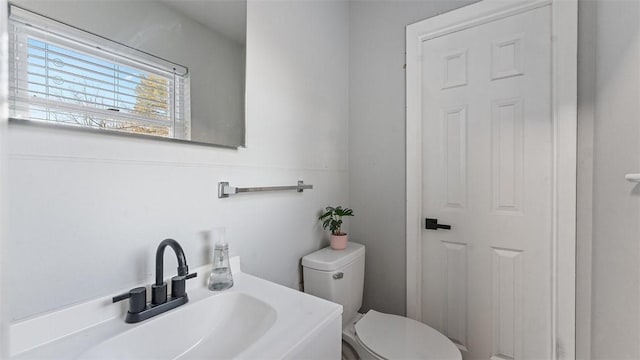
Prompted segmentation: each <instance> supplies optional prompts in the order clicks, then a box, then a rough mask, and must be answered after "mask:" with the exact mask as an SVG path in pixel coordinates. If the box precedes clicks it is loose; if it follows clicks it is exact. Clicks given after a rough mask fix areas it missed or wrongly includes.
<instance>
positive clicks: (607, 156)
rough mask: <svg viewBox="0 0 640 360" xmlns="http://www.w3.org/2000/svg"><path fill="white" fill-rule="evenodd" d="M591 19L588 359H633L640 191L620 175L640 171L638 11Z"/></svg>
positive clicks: (618, 8)
mask: <svg viewBox="0 0 640 360" xmlns="http://www.w3.org/2000/svg"><path fill="white" fill-rule="evenodd" d="M596 11H597V13H596V16H595V21H596V24H595V26H596V29H597V34H596V44H597V45H596V51H595V70H596V71H595V123H594V136H593V139H594V142H593V204H592V209H593V213H592V215H593V222H592V224H593V225H592V234H593V243H592V277H593V278H592V284H591V286H592V297H591V301H592V304H591V306H592V309H591V314H592V317H591V322H592V323H591V325H592V329H591V358H592V359H638V358H640V342H639V341H638V340H639V339H640V267H639V264H640V187H639V186H634V185H633V184H631V183H628V182H626V181H625V180H624V175H625V174H626V173H629V172H638V171H640V141H639V140H640V120H639V119H640V101H638V99H639V98H640V66H639V64H640V48H639V43H638V42H639V40H640V36H639V35H640V3H638V2H637V1H600V2H598V3H597V6H596ZM583 30H584V29H583ZM581 34H583V33H582V31H581ZM581 120H582V119H581ZM579 196H589V194H582V193H580V194H579ZM578 301H580V298H578Z"/></svg>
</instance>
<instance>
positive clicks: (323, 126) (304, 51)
mask: <svg viewBox="0 0 640 360" xmlns="http://www.w3.org/2000/svg"><path fill="white" fill-rule="evenodd" d="M2 5H4V4H0V7H1V6H2ZM347 10H348V9H347V5H346V3H344V2H325V1H317V2H315V1H310V2H296V1H280V2H260V1H252V2H250V3H249V6H248V41H247V43H248V50H247V78H248V83H247V100H246V102H247V135H248V148H247V149H241V150H238V151H236V150H225V149H219V148H211V147H203V146H196V145H185V144H174V143H166V142H161V141H154V140H148V139H130V138H124V137H119V136H111V135H106V134H104V135H102V134H87V133H80V132H76V131H71V130H62V129H49V128H41V127H34V126H28V125H21V124H15V123H13V124H10V127H9V143H8V153H9V169H8V170H9V182H8V186H9V193H10V196H9V210H10V212H9V222H10V227H9V242H8V244H7V245H6V246H5V248H4V249H3V250H6V251H8V253H9V254H11V256H10V258H9V259H8V260H9V261H8V268H9V270H8V271H9V272H8V274H7V275H6V277H7V278H8V279H9V288H10V292H9V294H8V296H7V298H8V302H9V305H10V317H11V319H12V320H15V319H20V318H24V317H27V316H30V315H33V314H37V313H40V312H43V311H47V310H51V309H55V308H58V307H61V306H65V305H68V304H71V303H74V302H78V301H83V300H86V299H90V298H95V297H97V296H102V295H105V294H112V293H115V292H116V291H118V290H120V289H126V288H128V287H130V286H133V285H134V284H136V283H138V282H141V281H150V280H151V278H152V276H153V271H154V270H153V267H154V264H153V259H154V254H155V249H156V246H157V244H158V243H159V242H160V241H161V240H162V239H164V238H166V237H173V238H175V239H177V240H178V241H179V242H180V243H181V244H182V245H183V247H184V248H185V252H186V255H187V260H188V263H189V265H190V266H192V267H195V266H198V265H200V264H203V263H204V262H205V261H208V260H209V259H208V258H209V256H210V254H209V251H210V247H209V246H210V244H209V243H208V242H207V241H206V236H205V235H206V234H204V232H206V231H207V230H208V229H210V228H212V227H219V226H225V227H227V232H228V240H229V242H230V249H231V253H232V254H239V255H240V256H241V257H242V261H243V267H244V270H245V271H247V272H249V273H253V274H257V275H259V276H260V277H263V278H266V279H269V280H273V281H275V282H278V283H281V284H284V285H286V286H290V287H297V286H298V283H299V259H300V257H301V256H303V255H305V254H306V253H308V252H311V251H313V250H315V249H318V248H320V247H321V246H323V245H325V244H326V239H325V237H326V234H325V232H324V231H323V230H322V229H321V228H320V226H319V223H318V222H317V220H316V217H317V215H318V213H319V211H320V210H321V208H322V207H324V206H326V205H335V204H344V205H348V203H347V199H348V191H347V185H348V167H347V157H346V153H347V138H348V131H347V119H348V115H349V114H348V105H349V104H348V98H349V93H348V50H349V49H348V41H349V37H348V23H347V21H348V16H347V14H348V11H347ZM99 135H102V136H99ZM298 179H303V180H304V181H305V182H307V183H310V184H313V185H314V189H313V190H310V191H305V192H304V193H303V194H298V193H295V192H284V193H264V194H249V195H243V196H240V195H238V196H237V197H232V198H228V199H217V193H216V191H217V190H216V184H217V182H218V181H224V180H227V181H230V182H231V184H232V185H239V186H251V185H254V186H261V185H286V184H295V182H296V181H297V180H298ZM165 257H166V260H165V268H167V269H168V270H167V271H166V272H167V273H170V272H173V271H175V270H174V269H175V266H176V265H175V260H174V259H172V258H171V257H172V255H165ZM200 276H205V274H200Z"/></svg>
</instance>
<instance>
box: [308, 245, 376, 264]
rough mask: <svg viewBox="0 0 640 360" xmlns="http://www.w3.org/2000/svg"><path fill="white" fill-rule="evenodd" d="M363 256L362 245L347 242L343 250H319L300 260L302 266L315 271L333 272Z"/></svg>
mask: <svg viewBox="0 0 640 360" xmlns="http://www.w3.org/2000/svg"><path fill="white" fill-rule="evenodd" d="M363 256H364V245H361V244H358V243H354V242H351V241H349V242H348V243H347V247H346V248H345V249H344V250H333V249H332V248H331V247H329V246H327V247H326V248H323V249H320V250H318V251H316V252H313V253H311V254H309V255H306V256H304V257H303V258H302V266H304V267H306V268H310V269H315V270H322V271H334V270H338V269H340V268H342V267H343V266H346V265H349V264H350V263H352V262H354V261H355V260H357V259H358V258H360V257H363Z"/></svg>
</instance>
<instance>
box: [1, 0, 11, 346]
mask: <svg viewBox="0 0 640 360" xmlns="http://www.w3.org/2000/svg"><path fill="white" fill-rule="evenodd" d="M5 5H6V4H4V3H3V2H2V1H0V359H6V358H8V357H9V346H8V344H9V321H8V318H9V317H8V311H7V310H8V309H7V305H6V304H7V301H6V297H5V294H6V293H7V290H8V288H7V286H6V285H7V284H6V279H7V277H6V273H7V270H6V269H7V268H6V261H5V258H6V254H7V251H6V246H5V245H6V244H7V236H6V235H7V226H6V225H7V223H6V219H7V216H6V214H7V182H6V166H7V156H6V155H7V152H6V144H7V116H8V114H9V111H8V103H7V95H8V94H7V93H8V90H9V87H8V86H7V81H8V77H9V71H8V59H7V53H8V51H7V41H8V35H7V20H6V19H7V7H6V6H5Z"/></svg>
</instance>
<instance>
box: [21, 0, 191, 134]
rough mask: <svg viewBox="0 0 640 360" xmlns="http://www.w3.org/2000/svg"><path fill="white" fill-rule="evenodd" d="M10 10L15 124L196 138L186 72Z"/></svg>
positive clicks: (74, 30) (183, 68) (175, 66)
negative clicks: (192, 131)
mask: <svg viewBox="0 0 640 360" xmlns="http://www.w3.org/2000/svg"><path fill="white" fill-rule="evenodd" d="M9 10H10V44H9V48H10V54H9V57H10V78H9V81H10V111H11V117H12V118H14V119H23V120H32V121H43V122H53V123H60V124H67V125H72V126H81V127H90V128H95V129H107V130H117V131H125V132H131V133H140V134H147V135H154V136H161V137H170V138H178V139H187V140H188V139H190V126H189V123H190V121H189V94H188V89H189V79H188V71H187V69H186V68H185V67H183V66H180V65H177V64H173V63H171V62H169V61H166V60H163V59H160V58H157V57H155V56H153V55H149V54H146V53H144V52H141V51H138V50H135V49H132V48H129V47H127V46H124V45H121V44H118V43H116V42H113V41H110V40H108V39H105V38H102V37H99V36H96V35H93V34H90V33H87V32H84V31H82V30H79V29H76V28H74V27H71V26H68V25H65V24H62V23H59V22H56V21H54V20H52V19H49V18H46V17H43V16H40V15H37V14H35V13H32V12H30V11H27V10H24V9H22V8H19V7H16V6H14V5H12V6H11V7H10V9H9Z"/></svg>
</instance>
